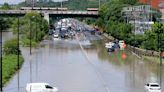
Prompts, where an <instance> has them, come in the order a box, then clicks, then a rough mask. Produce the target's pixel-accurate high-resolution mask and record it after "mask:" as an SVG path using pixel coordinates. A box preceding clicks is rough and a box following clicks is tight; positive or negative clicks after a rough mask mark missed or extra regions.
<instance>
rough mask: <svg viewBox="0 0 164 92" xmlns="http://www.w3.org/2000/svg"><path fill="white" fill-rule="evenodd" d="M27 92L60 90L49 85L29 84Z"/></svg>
mask: <svg viewBox="0 0 164 92" xmlns="http://www.w3.org/2000/svg"><path fill="white" fill-rule="evenodd" d="M26 92H58V89H57V88H56V87H52V86H50V85H49V84H48V83H28V84H27V86H26Z"/></svg>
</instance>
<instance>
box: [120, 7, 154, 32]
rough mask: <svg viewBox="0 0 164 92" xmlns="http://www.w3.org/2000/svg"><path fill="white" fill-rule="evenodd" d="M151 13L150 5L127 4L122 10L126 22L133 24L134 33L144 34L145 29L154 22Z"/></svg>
mask: <svg viewBox="0 0 164 92" xmlns="http://www.w3.org/2000/svg"><path fill="white" fill-rule="evenodd" d="M151 13H152V10H151V8H150V5H139V6H129V7H124V8H123V10H122V15H123V16H124V18H125V21H126V23H131V24H133V25H134V30H133V32H134V33H135V34H144V32H145V31H147V30H150V29H151V26H152V25H153V24H154V22H152V14H151Z"/></svg>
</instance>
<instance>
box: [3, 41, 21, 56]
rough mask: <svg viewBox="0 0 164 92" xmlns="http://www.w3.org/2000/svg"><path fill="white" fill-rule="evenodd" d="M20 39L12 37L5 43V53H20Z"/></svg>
mask: <svg viewBox="0 0 164 92" xmlns="http://www.w3.org/2000/svg"><path fill="white" fill-rule="evenodd" d="M17 43H18V40H17V39H11V40H8V41H6V42H5V43H4V49H3V51H4V54H5V55H8V54H18V50H19V48H18V44H17Z"/></svg>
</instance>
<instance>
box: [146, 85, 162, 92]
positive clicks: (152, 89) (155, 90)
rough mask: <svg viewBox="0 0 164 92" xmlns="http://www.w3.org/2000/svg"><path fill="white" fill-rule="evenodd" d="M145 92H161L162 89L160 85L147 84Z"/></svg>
mask: <svg viewBox="0 0 164 92" xmlns="http://www.w3.org/2000/svg"><path fill="white" fill-rule="evenodd" d="M145 92H161V87H160V86H159V84H158V83H147V84H146V85H145Z"/></svg>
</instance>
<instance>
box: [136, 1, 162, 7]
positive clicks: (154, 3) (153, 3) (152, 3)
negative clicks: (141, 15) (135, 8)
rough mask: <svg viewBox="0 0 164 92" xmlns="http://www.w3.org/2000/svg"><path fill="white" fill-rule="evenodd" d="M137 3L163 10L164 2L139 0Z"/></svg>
mask: <svg viewBox="0 0 164 92" xmlns="http://www.w3.org/2000/svg"><path fill="white" fill-rule="evenodd" d="M139 2H141V3H144V4H149V5H151V6H152V7H153V8H158V9H159V8H164V0H139Z"/></svg>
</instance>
